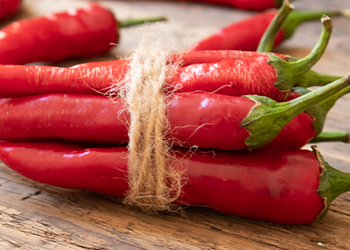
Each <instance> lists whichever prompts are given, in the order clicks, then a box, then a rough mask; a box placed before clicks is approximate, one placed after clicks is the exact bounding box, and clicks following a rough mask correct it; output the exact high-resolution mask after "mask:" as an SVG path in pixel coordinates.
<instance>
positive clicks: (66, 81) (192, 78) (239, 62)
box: [0, 18, 332, 101]
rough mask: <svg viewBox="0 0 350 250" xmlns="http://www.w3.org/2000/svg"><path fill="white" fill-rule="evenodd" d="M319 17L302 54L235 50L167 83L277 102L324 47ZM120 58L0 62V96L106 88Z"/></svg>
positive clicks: (120, 68) (120, 70)
mask: <svg viewBox="0 0 350 250" xmlns="http://www.w3.org/2000/svg"><path fill="white" fill-rule="evenodd" d="M322 22H323V25H324V26H323V27H324V28H323V30H322V34H321V36H320V39H319V41H318V43H317V44H316V46H315V48H314V49H313V50H312V51H311V52H310V54H309V55H307V56H306V57H305V58H303V59H299V60H297V61H291V62H286V61H285V60H284V59H282V58H281V57H280V56H277V55H274V54H271V53H270V54H266V55H261V53H258V54H257V55H258V56H254V57H253V56H252V55H254V53H252V52H249V53H245V55H247V57H246V58H242V55H243V54H242V53H240V54H239V53H237V54H238V55H239V56H238V58H230V59H227V60H226V59H225V60H220V61H218V62H215V63H214V62H213V63H202V64H190V65H188V66H185V67H177V68H176V70H175V72H174V73H173V74H172V77H171V79H169V82H168V86H169V87H173V88H175V90H176V91H178V92H192V91H198V90H200V91H206V92H217V93H222V94H226V95H235V96H240V95H244V94H258V95H264V96H268V97H270V98H273V99H274V100H277V101H280V100H282V99H283V98H284V97H285V96H287V95H288V94H289V92H290V90H291V88H292V87H293V86H294V84H296V82H298V80H299V79H300V78H302V76H303V74H305V73H306V72H307V71H308V70H309V69H310V67H311V66H312V65H313V64H315V63H316V62H317V60H318V59H319V58H320V57H321V55H322V53H323V52H324V50H325V48H326V46H327V43H328V40H329V37H330V33H331V29H332V23H331V20H330V19H326V18H325V19H323V20H322ZM202 53H203V54H206V53H207V52H202ZM248 55H250V56H248ZM184 56H185V58H186V57H187V59H188V60H189V61H190V60H192V59H191V57H190V56H188V54H185V55H184ZM177 57H178V56H177ZM177 57H176V56H175V57H173V59H174V58H177ZM283 58H286V57H285V56H284V57H283ZM201 60H208V61H210V60H212V58H211V57H204V58H202V59H201ZM123 62H125V63H119V62H118V63H114V64H113V65H110V66H105V67H103V66H101V67H98V68H91V67H77V68H59V67H48V66H46V67H45V66H29V65H14V66H11V65H3V66H0V89H1V90H2V91H1V93H0V96H1V97H15V96H24V95H33V94H40V93H54V92H56V93H57V92H59V93H87V94H91V93H94V92H95V93H96V92H106V90H107V89H109V88H111V87H113V86H116V85H115V83H116V84H117V85H118V86H120V85H121V84H122V83H123V80H124V77H125V74H126V73H127V71H128V67H129V66H128V63H127V62H128V61H123ZM117 91H118V90H117ZM116 94H118V93H116Z"/></svg>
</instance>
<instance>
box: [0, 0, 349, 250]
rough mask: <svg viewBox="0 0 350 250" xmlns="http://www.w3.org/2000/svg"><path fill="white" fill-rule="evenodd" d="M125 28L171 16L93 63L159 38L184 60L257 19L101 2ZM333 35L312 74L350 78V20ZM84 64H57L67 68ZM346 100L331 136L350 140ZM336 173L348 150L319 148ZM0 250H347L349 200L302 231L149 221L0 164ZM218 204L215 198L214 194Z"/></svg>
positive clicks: (51, 4) (306, 39)
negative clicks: (191, 49) (221, 33)
mask: <svg viewBox="0 0 350 250" xmlns="http://www.w3.org/2000/svg"><path fill="white" fill-rule="evenodd" d="M86 2H88V1H83V0H69V1H68V0H60V1H53V0H24V2H23V7H22V9H21V12H20V13H18V14H17V15H16V16H15V17H13V18H12V19H10V20H7V21H3V22H1V23H0V27H3V26H4V25H6V24H7V23H9V22H11V21H13V20H17V19H21V18H25V17H35V16H39V15H43V14H45V13H47V12H50V11H61V10H65V9H67V8H69V7H80V6H83V5H84V4H85V3H86ZM100 2H101V4H103V5H105V6H108V7H109V8H111V10H112V11H113V12H114V13H115V14H116V16H117V17H118V18H120V19H123V18H131V17H146V16H160V15H166V16H168V18H169V22H167V23H159V24H155V25H151V24H150V25H147V26H138V27H133V28H128V29H123V30H121V41H120V45H119V46H117V47H116V48H115V49H114V50H113V51H112V52H111V53H109V54H107V55H103V56H99V57H95V58H91V59H89V60H92V61H98V60H110V59H115V58H118V57H123V56H125V55H126V54H127V53H129V51H130V50H131V49H132V48H133V47H135V46H137V45H138V44H139V42H140V39H141V38H142V37H143V36H148V37H151V38H158V37H161V39H162V43H163V45H164V47H165V48H166V49H169V50H170V51H171V52H177V51H182V50H184V49H185V48H186V47H188V46H189V45H190V44H192V43H194V42H195V41H197V40H199V39H201V38H204V37H206V36H208V35H210V34H212V33H213V32H215V31H216V30H217V29H219V28H220V27H224V26H226V25H228V24H229V23H232V22H234V21H237V20H239V19H242V18H244V17H247V16H249V15H252V14H253V13H251V12H248V11H240V10H235V9H232V8H227V7H222V6H213V5H208V4H200V3H188V2H175V1H100ZM293 3H294V6H295V8H296V9H309V10H310V9H325V8H330V9H340V8H341V9H344V8H350V3H349V1H343V0H333V1H328V0H306V1H302V0H295V1H294V2H293ZM333 23H334V32H333V35H332V38H331V42H330V44H329V47H328V48H327V51H326V53H325V55H324V56H323V57H322V58H321V60H320V61H319V62H318V63H317V64H316V65H315V66H314V70H316V71H318V72H321V73H324V74H334V75H346V74H348V73H349V72H350V59H349V55H350V46H349V44H350V29H349V25H350V19H348V18H334V21H333ZM320 30H321V24H320V23H319V22H312V23H307V24H304V25H302V26H301V27H300V28H299V29H298V30H297V31H296V33H295V34H294V36H293V37H292V38H291V39H290V40H289V41H287V42H286V43H284V44H283V45H281V46H280V47H278V48H277V49H276V51H278V52H283V53H288V54H291V55H294V56H298V57H303V56H304V55H306V54H307V53H308V52H309V51H310V50H311V48H312V46H313V45H314V44H315V43H316V41H317V38H318V35H319V32H320ZM79 62H83V61H82V60H71V61H66V62H62V63H59V64H57V65H58V66H70V65H73V64H75V63H79ZM349 108H350V96H344V97H343V98H342V99H341V100H339V102H338V103H337V104H336V105H335V107H334V108H333V109H332V110H331V112H330V113H329V115H328V117H327V121H326V125H325V130H339V131H342V130H345V131H350V124H349V121H350V113H349ZM318 148H319V149H320V150H321V152H322V153H323V155H324V157H325V158H326V160H327V161H328V162H329V163H330V164H332V165H333V166H334V167H336V168H338V169H341V170H343V171H347V172H350V167H349V166H350V157H349V152H350V146H349V145H348V144H343V143H326V144H320V145H318ZM0 194H1V195H0V249H28V250H31V249H67V250H68V249H69V250H84V249H85V250H86V249H96V250H97V249H220V250H221V249H291V250H292V249H293V250H294V249H305V250H306V249H308V250H309V249H350V240H349V239H350V227H349V225H350V212H349V211H350V193H345V194H343V195H341V196H340V197H339V198H337V199H336V200H335V201H334V202H333V203H332V206H331V208H330V211H329V213H328V215H327V216H326V217H325V218H324V219H323V220H322V221H321V222H319V223H318V222H315V223H312V224H310V225H305V226H291V225H281V224H276V223H269V222H261V221H251V220H247V219H244V218H241V217H237V216H234V215H228V214H222V213H219V212H216V211H214V210H212V209H209V208H203V207H188V208H186V209H185V210H184V211H185V213H184V214H180V213H160V214H158V215H146V214H143V213H140V212H139V211H137V210H135V209H133V208H129V207H126V206H125V205H124V204H123V201H122V200H121V199H116V198H111V197H108V196H102V195H98V194H94V193H90V192H85V191H79V190H67V189H61V188H55V187H51V186H48V185H43V184H39V183H36V182H33V181H31V180H28V179H26V178H24V177H22V176H20V175H19V174H17V173H15V172H14V171H12V170H10V169H9V168H7V167H6V166H5V165H4V164H0ZM218 195H219V194H218Z"/></svg>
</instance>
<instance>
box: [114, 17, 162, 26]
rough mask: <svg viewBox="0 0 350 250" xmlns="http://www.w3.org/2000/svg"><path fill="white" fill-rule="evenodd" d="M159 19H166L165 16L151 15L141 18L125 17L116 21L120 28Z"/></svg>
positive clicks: (158, 20)
mask: <svg viewBox="0 0 350 250" xmlns="http://www.w3.org/2000/svg"><path fill="white" fill-rule="evenodd" d="M160 21H167V18H166V17H151V18H143V19H126V20H121V21H118V24H119V27H120V28H126V27H130V26H135V25H139V24H145V23H153V22H160Z"/></svg>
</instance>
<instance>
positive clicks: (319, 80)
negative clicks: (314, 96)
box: [295, 70, 341, 88]
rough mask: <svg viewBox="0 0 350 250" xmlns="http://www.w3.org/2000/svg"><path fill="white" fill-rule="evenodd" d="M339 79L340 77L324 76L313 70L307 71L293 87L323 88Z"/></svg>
mask: <svg viewBox="0 0 350 250" xmlns="http://www.w3.org/2000/svg"><path fill="white" fill-rule="evenodd" d="M340 78H341V76H332V75H324V74H320V73H317V72H315V71H313V70H309V71H307V72H306V73H305V74H303V75H302V76H301V77H300V78H299V80H298V82H297V83H296V84H295V86H299V87H304V88H308V87H312V86H324V85H326V84H328V83H330V82H334V81H336V80H338V79H340Z"/></svg>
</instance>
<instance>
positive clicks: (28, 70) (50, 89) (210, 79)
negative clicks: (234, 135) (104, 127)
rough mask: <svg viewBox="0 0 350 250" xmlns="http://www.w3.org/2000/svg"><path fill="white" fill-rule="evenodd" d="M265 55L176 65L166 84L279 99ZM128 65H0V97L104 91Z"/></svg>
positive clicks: (281, 94) (119, 78)
mask: <svg viewBox="0 0 350 250" xmlns="http://www.w3.org/2000/svg"><path fill="white" fill-rule="evenodd" d="M267 61H268V57H267V56H260V57H256V58H244V59H230V60H221V61H219V62H215V63H202V64H191V65H188V66H185V67H180V68H177V69H176V71H175V74H174V75H173V77H172V78H171V79H169V82H168V86H169V87H171V88H175V87H176V88H177V92H192V91H205V92H216V93H221V94H225V95H234V96H240V95H244V94H259V95H265V96H268V97H271V98H273V99H275V100H282V99H283V97H284V95H285V94H284V92H282V91H280V90H279V89H278V88H277V87H275V86H274V85H273V83H274V82H275V81H276V79H277V77H276V72H275V69H274V68H273V67H272V66H270V65H269V64H267ZM128 69H129V66H128V64H123V63H122V64H113V65H109V66H101V67H98V68H89V67H85V68H60V67H50V66H33V65H0V72H1V73H0V74H1V75H0V89H1V90H2V91H1V92H0V97H2V98H4V97H15V96H27V95H35V94H41V93H84V94H100V93H101V92H102V93H103V92H106V90H108V89H109V88H111V87H112V86H113V84H114V83H118V82H122V81H123V79H124V77H125V74H126V73H127V72H128Z"/></svg>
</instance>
